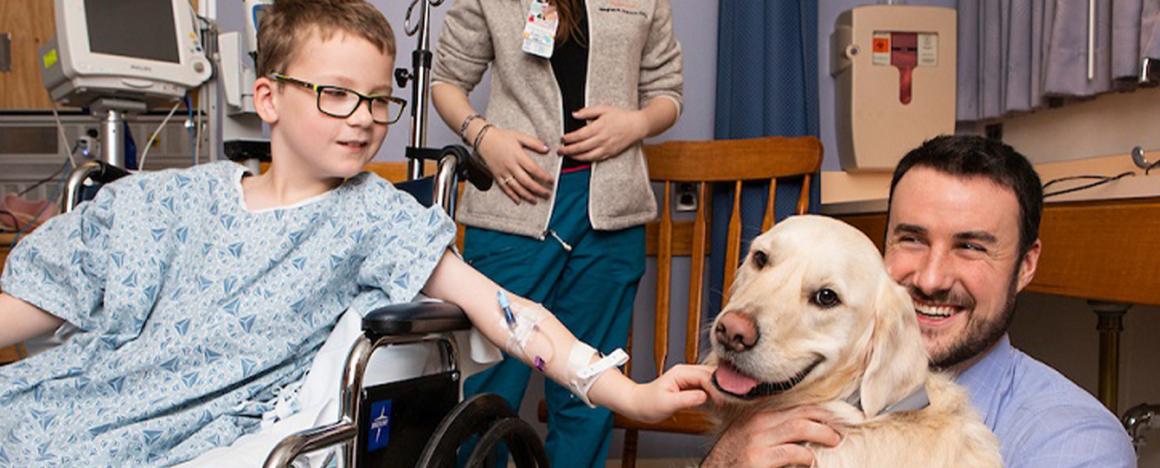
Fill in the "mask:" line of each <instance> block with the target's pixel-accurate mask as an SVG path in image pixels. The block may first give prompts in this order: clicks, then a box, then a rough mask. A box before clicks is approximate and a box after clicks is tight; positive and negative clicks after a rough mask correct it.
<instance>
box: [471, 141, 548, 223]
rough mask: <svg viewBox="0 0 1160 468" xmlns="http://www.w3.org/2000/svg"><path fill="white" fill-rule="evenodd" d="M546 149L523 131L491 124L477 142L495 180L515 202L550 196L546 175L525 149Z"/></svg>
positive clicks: (546, 147) (543, 150)
mask: <svg viewBox="0 0 1160 468" xmlns="http://www.w3.org/2000/svg"><path fill="white" fill-rule="evenodd" d="M525 148H526V149H529V150H532V151H535V152H537V153H540V154H544V153H547V152H548V146H547V145H545V144H544V142H542V141H540V140H538V139H536V138H535V137H533V136H531V135H528V134H526V133H521V132H517V131H514V130H508V129H506V128H500V127H494V126H493V127H491V128H490V129H488V130H487V133H486V134H484V135H483V139H482V140H480V142H479V148H477V149H478V150H479V154H480V156H482V157H483V160H484V162H486V163H487V168H488V170H490V171H491V174H492V176H494V177H495V184H496V185H498V186H499V189H500V190H502V191H503V193H504V194H505V195H507V196H508V198H511V199H512V201H513V202H515V203H516V204H517V205H518V204H520V202H521V201H526V202H528V203H531V204H533V205H534V204H536V202H537V201H538V200H540V199H543V200H547V199H548V197H551V196H552V191H551V190H550V189H549V187H551V186H552V177H551V176H549V175H548V174H547V173H546V172H544V171H543V169H540V166H539V165H537V164H536V162H535V161H533V160H532V158H530V157H528V154H527V153H526V152H525V151H524V150H525Z"/></svg>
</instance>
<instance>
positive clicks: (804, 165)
mask: <svg viewBox="0 0 1160 468" xmlns="http://www.w3.org/2000/svg"><path fill="white" fill-rule="evenodd" d="M644 152H645V156H646V158H647V159H648V170H649V178H650V179H651V180H652V181H653V182H654V183H659V184H661V185H662V190H663V191H662V194H663V195H662V196H661V204H660V219H659V220H658V221H656V222H653V223H650V224H649V225H648V226H647V227H646V229H647V241H646V252H647V254H648V255H649V256H655V257H656V275H657V276H656V310H655V315H654V316H653V317H652V319H653V322H654V327H653V337H652V338H653V360H654V364H655V365H656V369H657V370H658V372H662V371H663V370H664V369H665V363H666V361H667V360H668V349H669V343H670V341H671V340H670V338H671V336H670V331H671V329H672V328H673V327H672V325H673V324H672V314H671V307H670V302H671V301H670V294H671V292H672V290H673V285H672V284H671V283H672V276H673V275H672V264H673V258H674V257H682V256H684V257H690V260H689V283H688V285H687V286H686V285H678V286H677V290H684V289H685V288H686V287H687V288H688V310H687V315H686V318H685V326H684V329H685V336H684V337H683V339H684V343H685V346H684V348H685V353H684V356H682V361H683V362H685V363H697V362H699V361H700V360H701V356H700V351H701V344H702V330H701V328H702V310H703V308H704V297H703V296H704V290H705V276H706V275H705V270H706V267H705V265H706V260H707V258H708V256H709V242H710V238H709V237H710V236H709V219H710V217H711V214H710V209H709V208H710V206H711V204H712V200H711V199H710V196H711V195H710V194H711V190H710V184H726V185H728V186H730V187H732V189H733V190H732V192H733V203H732V209H731V211H730V214H729V224H728V230H727V234H726V236H727V238H726V241H725V262H724V265H725V266H724V272H723V274H724V284H723V285H722V291H724V294H728V291H729V289H730V287H731V286H732V284H733V278H734V275H735V273H736V268H737V265H738V263H739V261H740V257H741V237H742V234H741V189H742V184H743V183H745V182H753V181H768V182H769V191H768V194H767V196H766V208H765V213H764V216H763V219H762V222H761V229H762V230H763V231H765V230H768V229H769V228H770V227H772V226H773V224H774V206H775V203H774V202H775V201H776V193H777V182H778V179H780V178H785V177H802V178H803V179H802V190H801V195H800V196H799V197H798V199H797V210H796V211H797V213H798V214H803V213H805V212H806V210H807V208H808V206H809V193H810V183H811V180H812V178H813V174H814V173H815V172H817V171H818V169H820V167H821V162H822V145H821V143H820V142H819V141H818V139H817V138H814V137H794V138H785V137H764V138H752V139H738V140H713V141H671V142H666V143H661V144H657V145H646V146H645V147H644ZM683 183H688V184H694V186H695V190H696V193H697V206H696V212H695V213H694V215H693V219H692V220H691V221H688V220H674V219H673V202H672V195H671V193H672V192H673V188H674V187H673V186H674V184H683ZM727 299H728V298H727V297H724V298H723V301H722V302H725V301H726V300H727ZM636 315H639V316H640V317H639V318H644V317H647V316H648V314H647V313H645V311H638V312H637V314H636ZM637 318H638V317H635V316H634V320H635V319H637ZM632 342H633V336H632V335H631V334H630V335H629V347H630V349H631V347H632ZM627 371H628V369H626V372H627ZM615 426H616V427H619V428H624V429H626V431H625V437H624V452H623V454H622V464H621V466H623V467H632V466H634V465H635V463H636V450H637V442H638V436H639V434H638V431H641V430H649V431H660V432H676V433H686V434H698V433H704V432H707V431H709V430H710V429H712V423H711V421H710V419H709V418H708V417H707V415H705V414H703V413H701V412H698V411H682V412H680V413H678V414H676V415H674V416H673V417H672V418H670V419H668V420H665V421H661V422H659V423H652V424H647V423H641V422H639V421H634V420H631V419H628V418H625V417H622V416H620V415H617V416H616V419H615Z"/></svg>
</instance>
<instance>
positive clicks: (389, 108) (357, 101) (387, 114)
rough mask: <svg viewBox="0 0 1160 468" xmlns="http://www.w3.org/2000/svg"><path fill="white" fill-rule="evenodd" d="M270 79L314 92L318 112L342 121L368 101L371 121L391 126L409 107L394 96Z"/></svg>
mask: <svg viewBox="0 0 1160 468" xmlns="http://www.w3.org/2000/svg"><path fill="white" fill-rule="evenodd" d="M270 78H271V79H273V80H274V81H280V82H283V83H290V84H295V85H298V86H301V87H303V88H306V89H309V90H312V91H314V93H315V94H316V95H318V111H319V112H322V113H323V114H326V115H329V116H331V117H337V118H340V119H345V118H347V117H350V116H351V115H352V114H354V111H356V110H358V108H359V107H362V103H363V101H367V102H368V103H369V105H368V106H367V108H368V109H370V112H371V120H374V121H375V123H379V124H385V125H390V124H393V123H395V122H398V121H399V117H402V116H403V108H404V107H407V101H406V100H405V99H403V98H397V97H394V96H381V95H374V96H366V95H363V94H360V93H359V92H358V91H354V90H352V89H347V88H343V87H341V86H331V85H316V84H314V83H309V82H306V81H302V80H299V79H297V78H291V77H289V76H286V75H283V74H280V73H271V74H270Z"/></svg>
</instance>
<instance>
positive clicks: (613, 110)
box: [557, 106, 648, 161]
mask: <svg viewBox="0 0 1160 468" xmlns="http://www.w3.org/2000/svg"><path fill="white" fill-rule="evenodd" d="M572 115H573V116H574V117H576V118H577V119H582V120H588V121H589V122H588V125H586V126H584V128H581V129H579V130H576V131H574V132H571V133H568V134H567V135H564V138H563V143H564V144H565V146H563V147H561V148H560V149H559V150H557V152H558V153H560V154H562V155H565V156H570V157H571V158H572V159H575V160H577V161H603V160H605V159H608V158H611V157H613V156H616V155H618V154H620V152H621V151H624V149H625V148H628V146H629V145H631V144H634V143H636V142H638V141H641V140H643V139H644V137H645V136H647V135H648V121H647V119H646V117H645V115H644V113H643V112H641V111H630V110H627V109H621V108H619V107H613V106H594V107H585V108H583V109H580V110H578V111H576V112H573V113H572Z"/></svg>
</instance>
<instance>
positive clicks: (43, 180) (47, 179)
mask: <svg viewBox="0 0 1160 468" xmlns="http://www.w3.org/2000/svg"><path fill="white" fill-rule="evenodd" d="M80 146H81V142H80V141H77V142H76V144H74V145H73V147H72V149H71V150H69V155H72V154H73V153H76V151H77V148H80ZM68 163H69V160H68V159H66V160H64V162H62V163H61V164H60V168H58V169H57V170H56V172H53V173H52V175H50V176H48V177H45V178H43V179H40V180H38V181H36V183H35V184H32V185H31V186H29V187H28V188H26V189H24V190H21V191H20V192H18V193H17V194H16V195H18V196H24V195H25V194H27V193H28V192H31V191H33V190H36V188H37V187H40V186H41V185H44V184H46V183H48V182H49V181H51V180H52V179H55V178H56V176H58V175H60V173H61V172H62V171H64V169H65V168H66V167H68Z"/></svg>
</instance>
